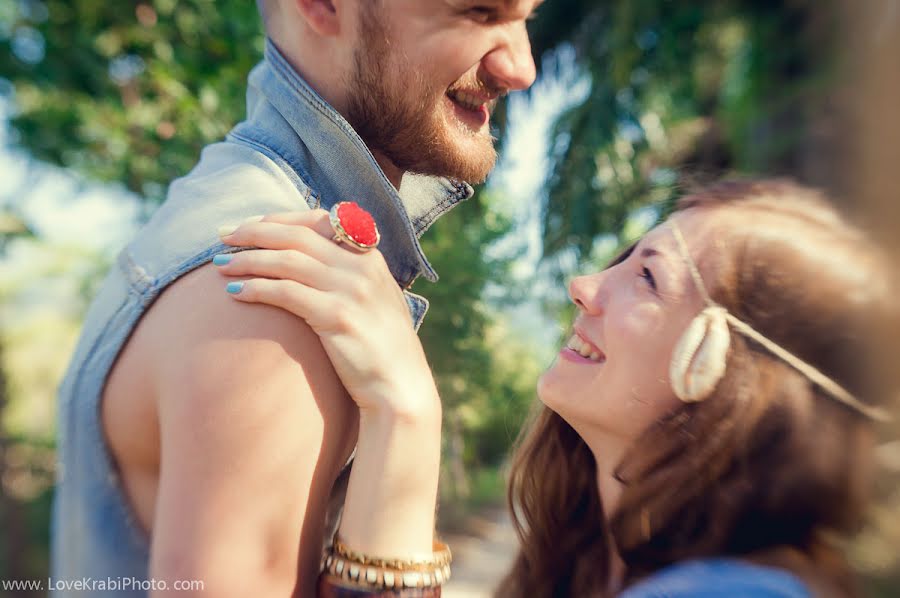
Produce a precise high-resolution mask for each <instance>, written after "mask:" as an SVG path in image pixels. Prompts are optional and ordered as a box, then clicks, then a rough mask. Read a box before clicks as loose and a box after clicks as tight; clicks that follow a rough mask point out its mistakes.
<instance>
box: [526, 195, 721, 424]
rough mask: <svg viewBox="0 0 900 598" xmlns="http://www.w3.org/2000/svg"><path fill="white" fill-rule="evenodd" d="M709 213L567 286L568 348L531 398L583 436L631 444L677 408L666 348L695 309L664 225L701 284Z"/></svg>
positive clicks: (690, 217) (688, 216)
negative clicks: (572, 314) (678, 235)
mask: <svg viewBox="0 0 900 598" xmlns="http://www.w3.org/2000/svg"><path fill="white" fill-rule="evenodd" d="M716 212H717V211H712V210H697V209H694V210H687V211H684V212H679V213H677V214H675V215H674V216H672V217H671V218H670V219H669V221H667V223H664V224H662V225H660V226H658V227H656V228H655V229H653V230H651V231H650V232H648V233H647V234H646V235H645V236H644V238H642V239H641V240H640V242H638V243H637V244H636V245H635V246H634V247H633V248H632V250H631V252H630V253H629V254H628V256H627V257H626V258H625V259H624V260H623V261H621V262H620V263H618V264H616V265H614V266H612V267H610V268H607V269H606V270H603V271H601V272H598V273H596V274H591V275H588V276H580V277H578V278H575V279H574V280H572V282H571V283H570V284H569V296H570V297H571V299H572V301H573V302H574V303H575V305H576V306H577V309H578V313H577V316H576V318H575V322H574V324H573V332H572V335H571V336H570V338H569V341H568V343H567V346H564V347H563V348H562V351H560V353H559V355H558V357H557V359H556V361H555V362H554V364H553V365H552V366H551V367H550V369H549V370H547V371H546V372H545V373H544V375H543V376H541V379H540V381H539V382H538V396H539V397H540V399H541V401H543V402H544V404H546V405H547V406H548V407H549V408H550V409H552V410H553V411H555V412H556V413H558V414H559V415H560V416H561V417H562V418H563V419H565V420H566V421H567V422H568V423H569V424H570V425H571V426H572V427H573V428H575V429H576V430H577V431H578V432H579V433H580V434H581V435H582V436H584V435H585V433H586V432H587V433H589V430H594V431H597V432H601V433H604V434H609V435H613V436H616V437H621V438H623V439H634V438H637V436H638V435H639V434H640V433H641V432H642V431H643V430H645V429H646V428H647V427H648V426H649V425H650V424H651V423H653V422H654V421H656V420H658V419H659V418H660V417H662V416H663V415H665V414H666V413H668V412H670V411H671V410H672V409H674V408H675V407H676V406H677V405H678V404H679V401H678V399H677V398H676V397H675V394H674V392H673V391H672V389H671V386H670V383H669V375H668V370H669V361H670V358H671V355H672V350H673V348H674V346H675V343H676V342H677V341H678V339H679V337H680V336H681V334H682V332H683V331H684V330H685V328H686V327H687V325H688V323H689V322H690V321H691V319H692V318H693V317H694V316H696V315H697V314H698V313H699V312H700V310H701V308H702V300H701V298H700V295H699V293H698V291H697V290H696V289H695V288H694V284H693V282H692V280H691V278H690V273H689V270H688V266H687V263H686V262H685V260H684V257H683V256H682V254H681V252H680V251H679V249H678V245H677V242H676V240H675V237H674V236H673V233H672V229H671V227H670V226H669V225H668V222H671V221H673V220H674V221H676V222H677V223H678V227H679V228H680V229H681V231H682V232H683V233H684V236H685V238H686V239H687V244H688V248H689V251H690V253H691V256H692V257H693V259H694V260H695V261H696V262H697V264H698V267H699V268H700V272H701V274H702V276H703V278H704V279H707V277H708V276H709V272H710V268H709V267H708V264H705V263H704V257H702V256H706V255H709V254H710V253H712V252H707V251H705V248H706V247H707V246H708V245H709V244H710V243H711V242H712V240H711V232H712V230H713V228H712V227H713V224H714V221H716V220H718V219H719V216H718V214H717V213H716Z"/></svg>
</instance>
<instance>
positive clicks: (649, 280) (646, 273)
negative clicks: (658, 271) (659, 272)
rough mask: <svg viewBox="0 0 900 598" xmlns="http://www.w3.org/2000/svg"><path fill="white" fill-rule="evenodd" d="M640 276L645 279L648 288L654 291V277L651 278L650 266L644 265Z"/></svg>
mask: <svg viewBox="0 0 900 598" xmlns="http://www.w3.org/2000/svg"><path fill="white" fill-rule="evenodd" d="M641 278H643V279H644V280H646V281H647V284H649V285H650V288H651V289H653V290H654V291H655V290H656V279H655V278H653V272H651V271H650V268H647V267H646V266H645V267H644V268H643V269H642V270H641Z"/></svg>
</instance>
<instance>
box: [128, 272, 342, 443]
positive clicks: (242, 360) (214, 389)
mask: <svg viewBox="0 0 900 598" xmlns="http://www.w3.org/2000/svg"><path fill="white" fill-rule="evenodd" d="M227 282H228V279H227V278H226V277H223V276H222V275H221V274H219V273H218V272H217V271H216V269H215V266H212V265H205V266H202V267H200V268H198V269H196V270H194V271H193V272H191V273H189V274H187V275H185V276H183V277H182V278H180V279H179V280H177V281H176V282H175V283H173V284H172V285H171V286H170V287H169V288H168V289H166V291H165V292H164V293H163V294H162V295H161V296H160V298H159V299H158V300H157V301H156V302H155V303H154V304H153V305H152V306H151V308H150V309H149V310H148V313H147V314H146V316H145V317H144V321H142V322H141V328H142V329H143V330H142V332H143V333H144V334H143V335H142V336H143V339H142V340H141V341H140V342H141V345H142V347H141V351H140V352H141V353H142V354H143V355H144V356H145V358H146V359H149V361H150V364H151V367H152V370H153V372H154V375H153V379H154V385H155V387H156V388H155V394H156V395H157V398H158V407H159V409H160V412H162V410H163V409H165V407H166V402H167V400H168V397H178V398H177V399H176V400H178V401H184V400H185V399H186V397H187V398H188V400H190V401H191V402H192V403H196V408H197V409H198V410H200V411H201V412H202V411H203V410H205V409H208V408H215V409H221V408H222V404H221V403H222V402H223V401H233V402H247V403H248V404H249V406H250V407H252V408H254V409H266V408H267V402H270V403H271V404H268V407H270V408H275V407H276V406H277V405H278V404H279V403H281V402H282V401H286V400H292V401H296V402H303V403H306V407H307V410H310V409H314V410H315V411H317V412H318V414H319V415H318V416H319V417H321V418H323V419H326V420H327V419H337V420H339V421H342V422H351V421H353V420H354V419H355V412H356V407H355V405H354V404H353V402H352V401H351V400H350V399H349V397H347V396H346V392H345V391H344V389H343V386H342V385H341V383H340V380H339V378H338V377H337V375H336V374H335V372H334V369H333V368H332V366H331V363H330V361H329V360H328V356H327V355H326V353H325V351H324V349H323V348H322V345H321V343H320V342H319V339H318V337H317V336H316V334H315V333H314V332H313V331H312V330H311V329H310V328H309V326H307V325H306V323H305V322H303V321H302V320H301V319H299V318H297V317H296V316H294V315H293V314H289V313H287V312H285V311H283V310H281V309H278V308H274V307H271V306H267V305H255V304H246V303H240V302H237V301H235V300H234V299H232V298H231V297H230V296H228V294H227V293H226V292H225V285H226V284H227ZM289 397H290V399H288V398H289ZM182 408H183V406H182ZM348 427H352V425H351V426H348Z"/></svg>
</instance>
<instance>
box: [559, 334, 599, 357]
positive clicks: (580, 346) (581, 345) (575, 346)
mask: <svg viewBox="0 0 900 598" xmlns="http://www.w3.org/2000/svg"><path fill="white" fill-rule="evenodd" d="M566 346H567V347H568V348H570V349H572V350H573V351H575V352H576V353H578V354H579V355H581V356H582V357H587V358H588V359H590V360H591V361H604V359H603V358H602V357H601V356H600V354H599V353H597V352H596V351H593V350H592V349H591V346H590V345H589V344H587V343H586V342H584V341H583V340H581V337H580V336H578V335H577V334H574V335H572V338H570V339H569V342H568V343H566Z"/></svg>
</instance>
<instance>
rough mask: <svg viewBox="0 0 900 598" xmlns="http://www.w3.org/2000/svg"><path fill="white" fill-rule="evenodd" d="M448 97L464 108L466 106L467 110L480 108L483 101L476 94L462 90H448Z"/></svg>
mask: <svg viewBox="0 0 900 598" xmlns="http://www.w3.org/2000/svg"><path fill="white" fill-rule="evenodd" d="M450 98H451V99H453V100H454V101H455V102H456V103H457V104H460V105H462V106H463V107H464V108H468V109H469V110H480V109H481V107H482V106H483V105H484V101H482V100H481V99H480V98H479V97H478V96H476V95H472V94H470V93H466V92H464V91H453V92H450Z"/></svg>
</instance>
